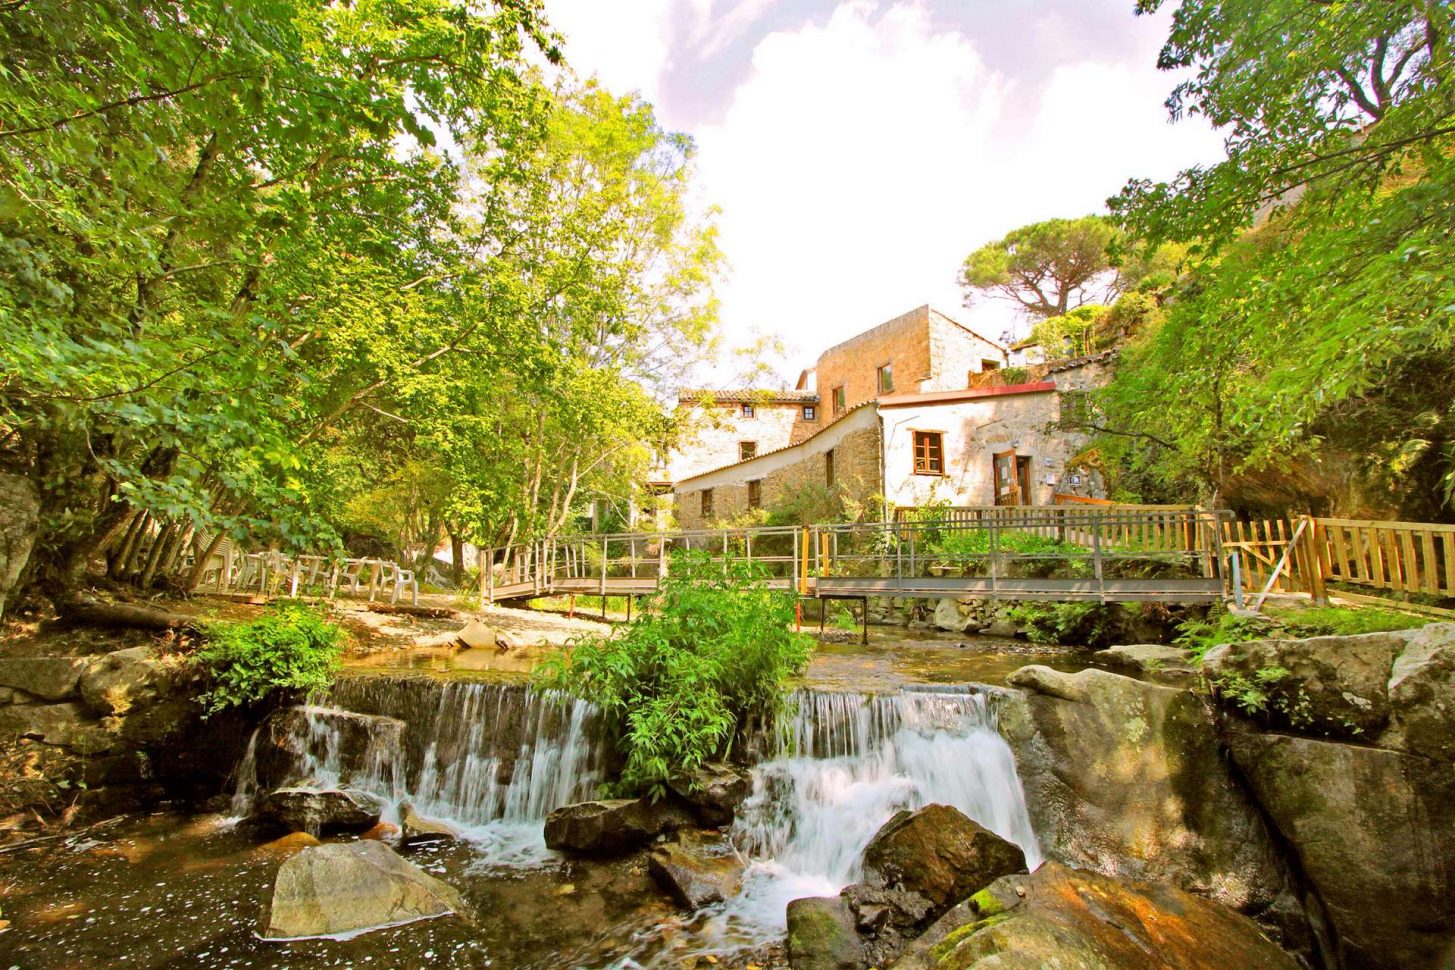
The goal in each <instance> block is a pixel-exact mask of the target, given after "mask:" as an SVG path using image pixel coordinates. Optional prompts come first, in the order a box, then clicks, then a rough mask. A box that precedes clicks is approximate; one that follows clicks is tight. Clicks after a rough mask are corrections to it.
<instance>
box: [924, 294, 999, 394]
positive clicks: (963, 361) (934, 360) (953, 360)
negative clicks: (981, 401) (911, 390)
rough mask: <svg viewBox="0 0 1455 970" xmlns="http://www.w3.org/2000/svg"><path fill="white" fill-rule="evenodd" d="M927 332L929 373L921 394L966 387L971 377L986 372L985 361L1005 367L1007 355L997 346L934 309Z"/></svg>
mask: <svg viewBox="0 0 1455 970" xmlns="http://www.w3.org/2000/svg"><path fill="white" fill-rule="evenodd" d="M929 333H930V362H931V371H932V373H931V375H930V378H929V380H927V381H925V382H924V383H923V384H921V385H920V387H919V390H920V391H958V390H960V389H962V388H965V387H968V386H969V382H970V375H971V374H979V373H981V372H982V371H984V370H985V369H986V367H985V362H986V361H987V360H989V361H994V362H995V364H996V365H997V367H1004V366H1005V365H1006V361H1007V357H1006V352H1005V351H1004V350H1002V349H1001V348H1000V347H999V346H997V345H996V344H993V343H991V342H990V341H989V340H987V339H985V338H984V337H981V336H980V335H978V334H975V333H971V332H969V331H967V330H966V329H965V328H964V327H962V326H960V324H958V323H956V322H955V321H954V320H951V319H950V318H949V317H947V316H945V315H944V314H943V313H940V312H938V311H936V310H931V311H930V312H929Z"/></svg>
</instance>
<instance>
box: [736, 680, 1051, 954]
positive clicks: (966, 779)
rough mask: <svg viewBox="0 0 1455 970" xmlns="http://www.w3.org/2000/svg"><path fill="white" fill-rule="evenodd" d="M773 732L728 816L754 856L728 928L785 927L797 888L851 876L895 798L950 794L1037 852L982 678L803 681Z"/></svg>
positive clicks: (820, 886) (915, 800)
mask: <svg viewBox="0 0 1455 970" xmlns="http://www.w3.org/2000/svg"><path fill="white" fill-rule="evenodd" d="M773 743H774V750H775V752H776V753H775V754H774V755H773V756H772V757H770V758H768V759H767V760H765V761H764V762H762V763H761V764H759V765H758V767H756V768H755V769H754V771H753V793H752V795H751V796H750V797H749V799H748V801H747V802H746V803H745V804H744V805H743V807H742V810H741V811H740V812H739V816H738V820H737V821H736V822H735V823H734V826H733V831H732V836H733V838H734V840H735V841H736V843H737V844H738V845H739V847H740V848H741V849H742V850H743V851H744V853H745V855H747V857H748V858H749V859H750V860H752V861H751V862H750V864H749V867H748V871H747V873H746V876H745V881H744V888H743V891H742V893H741V894H740V895H739V896H738V897H737V898H736V899H734V900H732V901H730V902H729V903H728V904H727V906H726V908H725V910H724V912H723V914H722V915H721V916H720V917H718V918H716V919H715V921H714V922H716V923H717V924H718V926H717V930H718V932H720V933H722V934H723V935H724V936H738V935H741V934H743V933H747V934H748V935H753V934H755V933H781V932H782V931H783V928H784V925H785V924H784V912H785V907H786V906H787V904H788V902H789V901H790V900H792V899H796V898H799V897H801V896H825V895H835V894H837V893H838V891H839V890H840V889H842V888H843V887H844V886H846V885H848V884H849V883H852V882H855V881H856V880H857V879H858V878H859V876H860V867H859V857H860V855H861V854H862V853H863V850H864V847H865V846H866V845H867V844H868V843H869V840H870V839H871V838H872V837H873V835H874V833H875V832H876V831H878V829H879V827H880V826H881V825H883V824H884V823H885V822H887V821H888V820H889V818H890V817H891V816H892V815H893V814H894V813H895V812H897V811H899V810H900V809H914V808H919V807H921V806H923V805H928V804H930V803H933V802H939V803H942V804H946V805H953V806H954V807H955V808H958V809H959V810H960V811H962V812H964V813H965V814H966V815H968V816H969V817H970V818H972V819H974V820H975V821H977V822H979V823H980V824H981V825H984V826H985V827H986V828H988V829H990V830H991V831H993V832H995V833H996V834H997V835H1000V836H1002V837H1003V838H1006V839H1009V840H1010V841H1012V842H1014V843H1016V844H1017V845H1019V846H1020V847H1021V848H1022V849H1023V850H1024V851H1025V854H1026V862H1027V864H1028V865H1029V866H1030V867H1031V868H1035V867H1036V866H1038V865H1039V864H1040V861H1041V852H1040V846H1039V845H1038V844H1037V842H1036V837H1035V833H1034V832H1033V831H1032V828H1031V822H1030V817H1029V815H1028V814H1027V812H1026V804H1025V795H1024V793H1023V792H1022V790H1021V784H1020V779H1019V777H1018V776H1017V775H1016V768H1015V759H1014V757H1013V756H1012V754H1011V751H1010V748H1009V747H1008V746H1007V745H1006V743H1005V741H1004V740H1003V739H1002V738H1001V737H1000V735H999V734H997V733H996V730H995V708H994V697H993V696H992V695H990V694H988V693H985V692H983V691H982V690H980V689H977V688H966V687H945V688H906V689H904V690H902V691H900V692H899V693H897V694H888V695H881V696H865V695H862V694H853V693H829V692H819V691H803V692H800V693H798V694H797V695H795V696H794V698H793V699H792V701H791V703H790V705H789V709H788V711H787V713H785V715H784V716H783V718H782V719H781V720H780V724H779V727H778V730H777V732H776V737H775V739H774V742H773Z"/></svg>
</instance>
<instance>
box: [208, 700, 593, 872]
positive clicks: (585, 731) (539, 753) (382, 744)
mask: <svg viewBox="0 0 1455 970" xmlns="http://www.w3.org/2000/svg"><path fill="white" fill-rule="evenodd" d="M598 722H599V717H598V713H597V709H596V708H595V706H594V705H592V704H590V703H588V702H585V701H580V700H576V699H574V698H571V697H568V696H566V695H563V694H557V693H551V692H544V693H543V692H538V691H534V690H531V689H529V688H527V687H523V686H518V685H509V684H488V683H478V682H471V681H463V680H456V681H444V680H437V679H434V678H430V677H403V676H401V677H392V676H391V677H386V676H352V677H345V678H343V679H341V680H340V681H339V682H338V683H337V684H336V685H335V686H334V688H333V689H332V691H330V693H329V694H328V696H327V697H326V698H325V699H324V702H323V703H319V704H310V705H305V706H301V707H294V708H289V709H287V710H285V711H281V712H279V713H278V714H275V715H274V716H273V717H271V718H270V719H269V720H268V721H267V722H266V723H265V724H264V725H262V726H261V727H259V728H258V730H257V731H256V732H255V733H254V736H253V738H252V739H251V740H250V741H249V744H248V751H247V755H246V756H245V758H244V760H243V763H242V765H241V766H240V767H239V770H238V783H237V791H236V794H235V796H234V811H235V812H236V813H237V814H245V810H246V808H247V807H248V806H249V804H250V801H251V799H252V797H253V796H254V794H255V793H256V792H257V791H259V790H262V789H267V788H273V787H278V786H280V785H294V784H304V785H309V786H313V787H319V788H334V787H349V788H354V789H358V790H361V791H366V792H370V793H371V794H375V795H378V796H380V797H382V798H383V799H385V801H386V802H388V803H389V804H390V805H391V806H393V808H394V809H395V810H396V811H397V809H398V807H399V806H400V805H401V804H403V803H404V802H410V803H412V804H413V805H414V807H415V810H416V811H418V812H419V814H421V815H423V816H426V817H430V818H436V819H440V820H441V821H445V822H448V823H450V824H452V825H454V826H455V827H456V828H458V829H460V830H461V832H462V834H463V835H464V836H465V837H467V838H470V839H472V840H474V841H477V842H482V843H486V844H487V845H489V846H491V847H494V848H496V849H498V850H499V851H498V852H496V853H492V855H495V856H497V861H530V860H532V859H535V858H539V857H540V854H541V853H543V852H544V851H545V850H544V841H543V834H542V824H541V823H542V822H543V820H544V819H545V817H546V815H547V814H548V813H549V812H550V811H551V810H552V809H554V808H556V807H558V806H560V805H564V804H567V803H569V802H574V801H581V800H583V799H588V798H594V797H595V796H596V794H597V788H598V786H599V785H600V783H601V781H602V780H603V778H604V751H603V750H602V748H603V746H602V745H601V744H599V743H598V740H597V737H598V734H599V728H598ZM517 856H519V857H520V858H519V859H517V858H516V857H517Z"/></svg>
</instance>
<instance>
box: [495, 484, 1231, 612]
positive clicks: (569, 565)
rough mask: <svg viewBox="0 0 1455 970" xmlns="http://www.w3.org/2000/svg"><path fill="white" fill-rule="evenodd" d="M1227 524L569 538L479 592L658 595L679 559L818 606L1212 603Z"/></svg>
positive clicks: (527, 553) (1008, 524) (1012, 520)
mask: <svg viewBox="0 0 1455 970" xmlns="http://www.w3.org/2000/svg"><path fill="white" fill-rule="evenodd" d="M960 511H961V512H962V513H963V511H964V510H960ZM1225 515H1226V513H1218V512H1209V511H1204V510H1198V509H1188V508H1186V507H1172V508H1168V509H1165V510H1160V509H1147V508H1145V507H1141V508H1138V509H1136V510H1128V511H1118V510H1117V509H1116V508H1115V507H1112V508H1109V509H1093V510H1087V509H1083V508H1078V507H1075V506H1072V507H1051V508H1037V509H1025V508H995V509H987V510H982V512H981V514H980V515H978V516H976V517H974V518H966V517H965V516H964V515H963V514H962V515H961V516H960V517H959V518H956V519H953V520H950V519H946V520H929V519H924V518H921V519H917V520H916V521H914V522H904V521H899V522H893V523H867V524H865V523H855V524H848V525H831V526H816V527H809V528H794V527H782V526H779V527H763V528H751V529H720V530H708V531H698V532H646V533H621V534H612V535H588V536H568V537H561V538H556V539H552V540H548V541H544V542H539V543H534V544H531V545H527V546H517V547H514V548H512V549H510V550H485V551H484V552H482V555H481V565H482V569H481V586H480V592H481V595H482V597H483V598H485V599H486V600H487V601H488V602H501V601H507V600H518V599H529V598H534V597H538V596H552V595H558V594H578V595H587V596H645V595H651V594H652V593H654V592H656V590H657V589H658V587H659V585H660V577H662V576H663V575H666V573H667V572H668V571H669V569H670V563H671V559H672V556H673V555H674V554H676V553H678V552H683V551H697V552H706V553H707V554H708V555H709V556H710V557H711V558H712V559H713V560H715V561H717V560H726V559H729V558H732V559H746V560H749V561H752V562H755V563H757V564H759V566H760V567H761V568H762V570H763V571H764V573H765V575H766V576H767V582H768V584H769V585H770V586H771V587H773V588H775V589H783V590H792V591H794V592H797V593H798V594H799V595H801V596H808V597H819V598H834V597H855V598H857V597H868V596H887V597H905V598H917V599H940V598H943V597H951V598H984V599H992V600H1048V601H1058V602H1115V601H1123V600H1127V601H1150V602H1168V603H1207V602H1215V601H1217V600H1220V599H1221V598H1222V597H1223V596H1224V592H1225V586H1224V578H1223V571H1222V548H1221V539H1220V535H1221V530H1220V529H1219V528H1218V523H1219V521H1220V518H1221V517H1224V516H1225ZM486 564H491V565H490V567H489V568H485V567H486Z"/></svg>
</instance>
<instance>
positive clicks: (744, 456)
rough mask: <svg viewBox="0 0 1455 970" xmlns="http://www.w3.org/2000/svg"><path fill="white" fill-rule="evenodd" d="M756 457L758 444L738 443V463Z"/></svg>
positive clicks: (750, 442)
mask: <svg viewBox="0 0 1455 970" xmlns="http://www.w3.org/2000/svg"><path fill="white" fill-rule="evenodd" d="M757 456H758V443H757V442H756V441H739V442H738V461H747V460H748V459H749V458H756V457H757Z"/></svg>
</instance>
